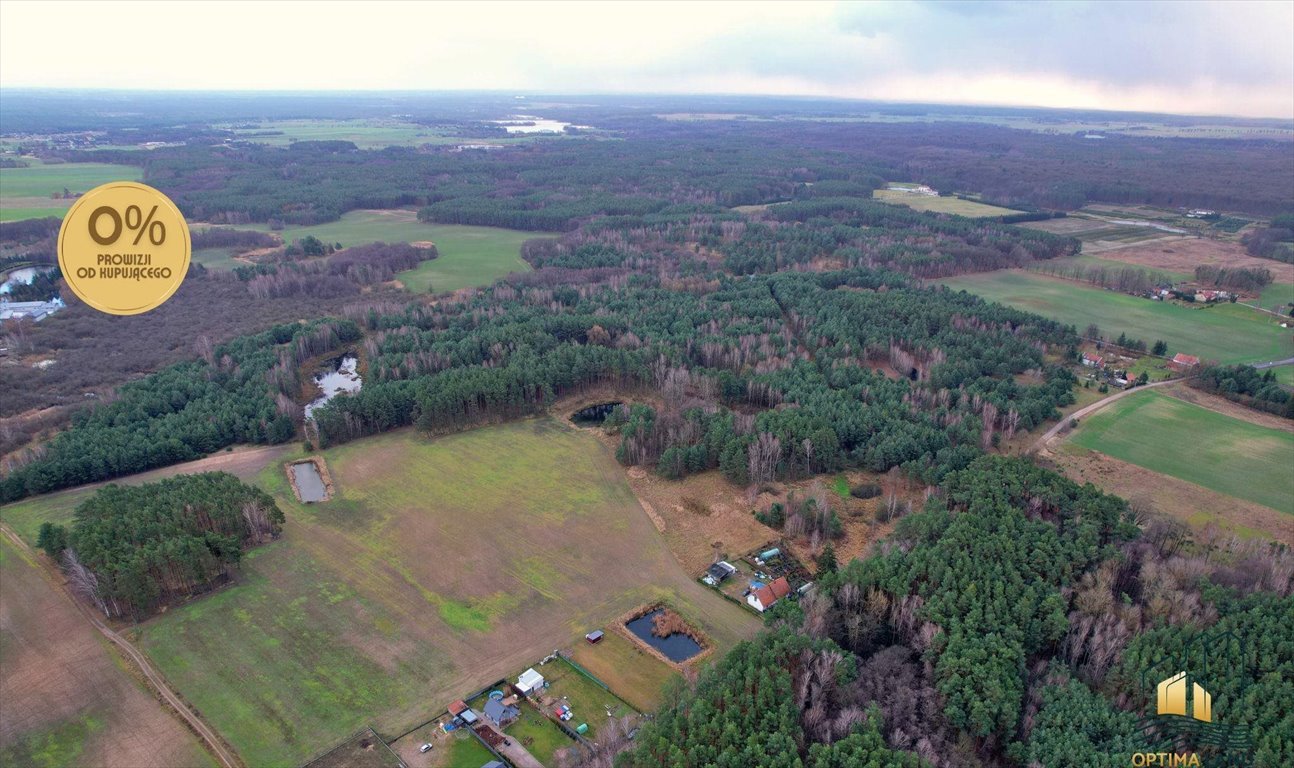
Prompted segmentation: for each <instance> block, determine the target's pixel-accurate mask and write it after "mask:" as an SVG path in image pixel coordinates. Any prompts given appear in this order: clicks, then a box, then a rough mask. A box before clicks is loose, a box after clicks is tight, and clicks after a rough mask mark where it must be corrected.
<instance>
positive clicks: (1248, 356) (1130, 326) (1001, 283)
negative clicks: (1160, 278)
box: [939, 270, 1294, 363]
mask: <svg viewBox="0 0 1294 768" xmlns="http://www.w3.org/2000/svg"><path fill="white" fill-rule="evenodd" d="M939 282H941V283H943V284H944V285H947V286H948V287H949V288H952V289H953V290H966V291H969V292H970V293H974V294H977V295H979V296H982V297H983V298H985V299H988V300H989V301H997V302H1001V303H1003V304H1007V305H1010V306H1013V307H1016V308H1018V309H1023V310H1027V311H1030V312H1036V313H1038V314H1040V315H1044V316H1046V317H1051V318H1054V319H1056V320H1059V321H1060V322H1062V323H1068V324H1070V325H1073V326H1075V327H1076V328H1077V329H1078V331H1079V332H1080V333H1081V332H1082V331H1083V330H1084V329H1085V328H1086V327H1087V326H1088V325H1089V324H1093V323H1094V324H1096V325H1097V326H1098V327H1099V328H1100V329H1101V335H1102V336H1104V337H1105V338H1107V339H1111V338H1117V337H1118V335H1119V334H1120V333H1126V334H1127V335H1128V336H1129V337H1131V338H1134V339H1141V340H1143V341H1145V342H1146V344H1147V345H1150V344H1153V343H1154V342H1155V341H1156V340H1158V339H1163V340H1164V341H1166V342H1168V349H1169V354H1174V353H1177V352H1185V353H1186V354H1190V355H1196V356H1198V357H1199V358H1200V359H1202V360H1216V361H1218V362H1221V363H1240V362H1254V361H1267V360H1283V359H1285V358H1287V357H1290V356H1294V337H1292V336H1291V332H1290V330H1289V329H1286V328H1281V327H1280V324H1279V321H1278V319H1277V318H1276V317H1275V316H1273V315H1268V314H1265V313H1262V312H1258V311H1257V310H1254V309H1251V308H1249V307H1244V306H1239V305H1235V304H1218V305H1214V306H1209V307H1205V306H1193V305H1192V306H1185V305H1181V304H1176V303H1173V302H1165V301H1151V300H1150V299H1143V298H1141V297H1138V296H1130V295H1128V294H1125V293H1119V292H1118V291H1111V290H1105V289H1103V288H1096V287H1092V286H1089V285H1087V284H1086V283H1080V282H1077V281H1074V280H1062V279H1058V278H1051V277H1045V276H1043V275H1038V274H1033V273H1030V272H1023V271H1020V270H999V271H997V272H984V273H981V274H976V275H962V276H960V277H953V278H948V279H945V280H941V281H939Z"/></svg>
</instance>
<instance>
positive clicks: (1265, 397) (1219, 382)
mask: <svg viewBox="0 0 1294 768" xmlns="http://www.w3.org/2000/svg"><path fill="white" fill-rule="evenodd" d="M1188 383H1189V384H1190V385H1191V386H1192V387H1195V388H1196V389H1202V390H1204V391H1205V392H1212V393H1213V394H1215V395H1222V396H1223V397H1225V398H1227V399H1228V400H1232V401H1234V402H1237V403H1241V404H1243V405H1247V406H1249V407H1250V408H1255V409H1257V410H1260V411H1266V412H1267V413H1274V414H1276V415H1277V416H1283V417H1285V418H1287V419H1294V394H1291V393H1290V391H1289V390H1287V389H1285V387H1283V386H1281V385H1280V382H1278V381H1276V373H1275V372H1274V371H1272V370H1271V369H1270V368H1269V369H1267V370H1265V371H1259V370H1257V369H1255V368H1253V367H1252V366H1248V365H1215V366H1209V367H1207V368H1204V369H1203V370H1201V371H1199V372H1198V373H1196V375H1195V376H1194V377H1193V378H1192V379H1191V380H1190V381H1189V382H1188Z"/></svg>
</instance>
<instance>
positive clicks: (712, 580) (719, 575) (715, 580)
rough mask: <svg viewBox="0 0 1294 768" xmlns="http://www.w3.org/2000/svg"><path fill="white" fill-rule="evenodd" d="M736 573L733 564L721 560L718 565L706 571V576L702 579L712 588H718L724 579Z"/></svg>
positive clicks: (714, 564) (713, 565)
mask: <svg viewBox="0 0 1294 768" xmlns="http://www.w3.org/2000/svg"><path fill="white" fill-rule="evenodd" d="M736 572H737V568H736V567H735V566H734V565H733V564H732V563H728V562H725V561H723V560H720V561H719V562H717V563H713V564H711V565H710V567H709V568H707V569H706V571H705V575H704V576H702V577H701V580H702V581H704V582H705V583H706V584H709V585H710V586H712V587H717V586H719V584H720V583H721V582H723V580H724V579H726V578H728V577H729V576H731V575H733V574H734V573H736Z"/></svg>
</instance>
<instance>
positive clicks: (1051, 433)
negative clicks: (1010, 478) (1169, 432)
mask: <svg viewBox="0 0 1294 768" xmlns="http://www.w3.org/2000/svg"><path fill="white" fill-rule="evenodd" d="M1183 381H1186V379H1165V380H1164V381H1156V382H1155V383H1154V384H1142V385H1141V386H1140V387H1133V388H1132V389H1125V390H1123V391H1122V392H1116V393H1114V394H1113V395H1110V396H1109V397H1107V398H1105V399H1104V400H1097V401H1096V402H1095V403H1092V404H1091V405H1088V406H1084V407H1082V408H1079V409H1078V410H1077V411H1074V412H1073V413H1071V414H1069V415H1068V416H1066V417H1065V418H1063V419H1061V420H1060V421H1059V422H1057V423H1056V426H1054V427H1052V428H1051V429H1049V430H1047V431H1046V432H1045V433H1044V434H1043V436H1042V437H1040V438H1038V439H1037V440H1035V441H1034V443H1033V445H1031V446H1029V451H1028V452H1029V453H1037V452H1038V451H1041V450H1042V449H1043V448H1045V447H1047V443H1049V442H1051V439H1052V438H1053V437H1055V436H1056V435H1058V434H1060V432H1061V430H1063V429H1064V428H1065V426H1066V425H1067V424H1069V422H1070V421H1071V420H1073V419H1081V418H1083V417H1084V416H1088V415H1090V414H1093V413H1096V412H1097V411H1099V410H1101V409H1102V408H1104V407H1105V406H1107V405H1109V404H1110V403H1113V402H1114V401H1115V400H1119V399H1120V398H1124V397H1127V396H1128V395H1135V394H1136V393H1138V392H1141V391H1143V390H1147V389H1154V388H1155V387H1166V386H1168V385H1169V384H1177V383H1180V382H1183Z"/></svg>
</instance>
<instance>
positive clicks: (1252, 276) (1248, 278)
mask: <svg viewBox="0 0 1294 768" xmlns="http://www.w3.org/2000/svg"><path fill="white" fill-rule="evenodd" d="M1195 282H1197V283H1199V284H1201V285H1211V286H1213V287H1214V288H1225V289H1227V290H1231V291H1239V292H1241V293H1258V292H1259V291H1261V290H1262V289H1263V288H1266V287H1267V286H1268V285H1271V282H1272V271H1271V270H1270V269H1253V268H1246V267H1219V266H1214V265H1208V264H1202V265H1200V266H1198V267H1196V268H1195Z"/></svg>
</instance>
